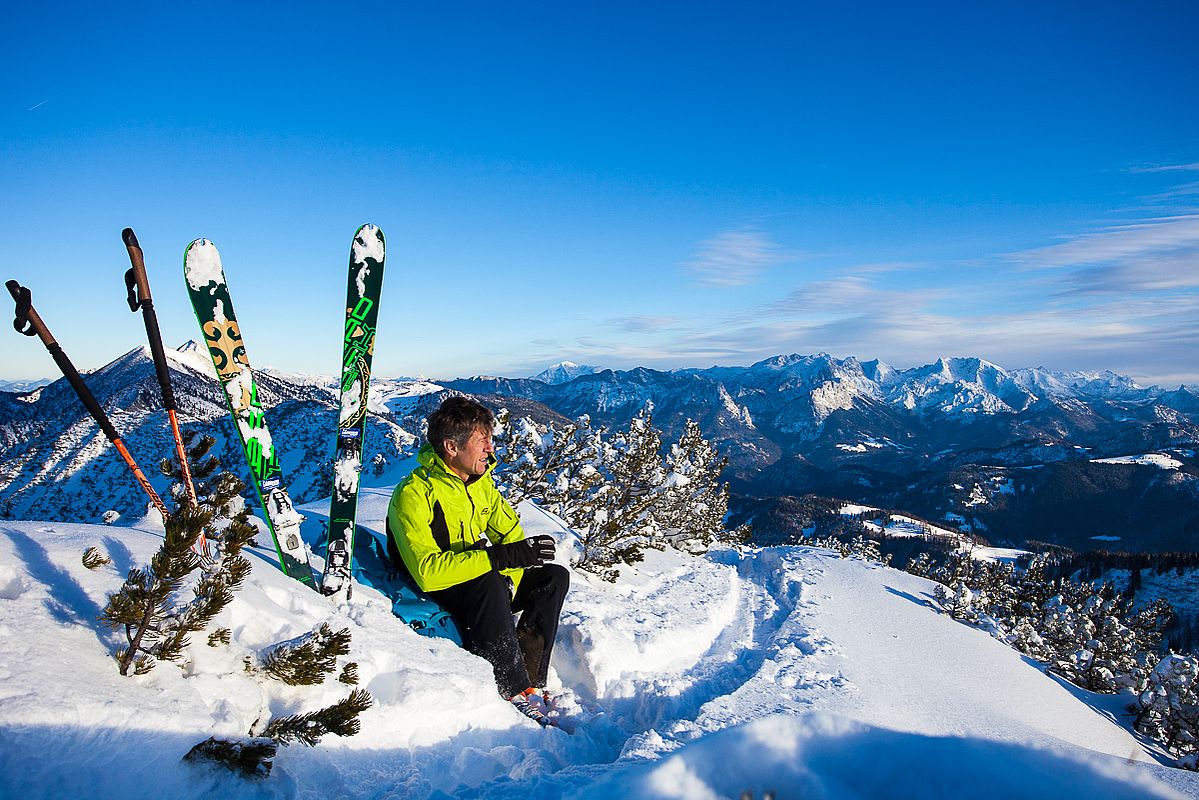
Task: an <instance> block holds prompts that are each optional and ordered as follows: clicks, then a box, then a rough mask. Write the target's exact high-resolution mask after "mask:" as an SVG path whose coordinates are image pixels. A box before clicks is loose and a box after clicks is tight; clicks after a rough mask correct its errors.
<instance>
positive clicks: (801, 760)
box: [0, 489, 1199, 800]
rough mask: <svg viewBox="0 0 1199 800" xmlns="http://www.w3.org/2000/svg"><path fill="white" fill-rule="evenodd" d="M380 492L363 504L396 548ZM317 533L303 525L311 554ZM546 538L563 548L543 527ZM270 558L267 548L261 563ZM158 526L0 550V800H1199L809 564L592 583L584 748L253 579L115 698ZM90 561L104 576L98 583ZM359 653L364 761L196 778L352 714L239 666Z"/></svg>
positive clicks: (582, 666) (411, 636)
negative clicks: (346, 637) (249, 745)
mask: <svg viewBox="0 0 1199 800" xmlns="http://www.w3.org/2000/svg"><path fill="white" fill-rule="evenodd" d="M388 495H389V492H388V491H387V490H382V489H365V490H363V496H362V502H361V504H360V511H359V519H360V521H361V522H362V524H363V525H364V526H365V527H368V528H371V529H373V530H376V531H379V530H382V527H383V515H384V511H385V508H386V502H387V497H388ZM327 508H328V505H327V503H315V504H313V505H312V506H310V507H308V508H307V509H306V510H305V513H306V515H307V516H308V517H309V519H310V520H311V523H310V527H311V528H312V529H314V530H319V525H318V524H317V520H318V519H319V518H320V517H321V515H322V514H324V513H325V510H326V509H327ZM521 512H522V514H523V517H524V521H525V527H526V529H527V530H528V531H529V532H531V533H548V534H551V535H553V536H555V537H557V538H558V539H559V541H560V542H561V544H562V546H561V547H560V548H559V552H560V557H561V558H562V559H563V560H565V559H566V557H567V554H568V552H569V550H570V546H571V543H572V534H571V532H570V531H568V530H567V529H565V528H564V527H563V526H562V525H561V524H560V523H559V522H558V521H557V520H555V519H554V518H553V517H551V516H550V515H547V514H545V513H543V512H541V511H540V510H538V509H537V508H536V507H534V506H532V505H530V504H525V505H523V506H522V508H521ZM261 539H262V541H264V542H266V541H269V537H267V536H265V535H264V536H262V537H261ZM160 540H161V523H158V525H157V526H156V525H155V524H154V520H152V519H147V520H145V521H143V522H142V523H139V524H138V525H136V526H134V527H128V528H120V527H104V526H92V525H78V524H66V523H58V522H0V797H5V798H8V797H12V798H17V797H20V798H30V799H34V798H54V797H80V798H88V797H111V796H117V795H125V794H132V795H146V794H150V793H153V794H154V795H156V796H169V797H175V798H187V797H197V798H198V797H218V796H219V797H221V798H223V799H226V800H237V799H238V798H292V797H297V798H321V800H329V799H330V798H340V797H344V798H408V797H412V798H426V797H438V798H442V797H478V798H499V797H529V796H545V797H562V798H573V797H588V798H593V797H594V798H599V797H613V796H621V797H623V798H640V797H645V798H649V797H679V798H682V797H688V798H705V797H737V796H739V795H740V794H741V792H743V791H752V792H754V793H755V797H760V796H761V795H762V793H764V792H765V791H767V790H773V791H775V792H776V793H777V797H779V798H789V797H805V798H826V797H827V798H838V800H850V799H852V798H868V797H884V798H890V797H895V798H899V797H903V798H905V799H906V798H911V797H921V798H936V797H960V796H971V797H980V798H992V797H994V798H1000V797H1002V798H1004V800H1011V798H1014V797H1022V798H1035V797H1044V798H1055V800H1056V799H1057V798H1066V797H1079V798H1083V797H1085V798H1092V799H1093V798H1107V797H1111V798H1117V797H1119V798H1127V797H1147V798H1159V797H1160V798H1167V797H1186V796H1192V797H1199V781H1196V780H1195V776H1194V775H1192V774H1191V773H1185V772H1181V771H1178V770H1172V769H1168V768H1165V767H1162V766H1160V765H1157V764H1156V763H1155V762H1154V759H1153V757H1152V755H1151V753H1149V752H1148V751H1146V750H1145V749H1144V748H1143V747H1142V745H1141V744H1140V743H1139V742H1138V740H1137V739H1136V738H1134V737H1133V736H1132V735H1131V734H1130V733H1128V731H1127V730H1126V728H1125V727H1124V722H1123V720H1122V719H1121V717H1120V712H1119V710H1118V709H1112V708H1110V707H1105V706H1103V705H1102V704H1088V703H1087V702H1084V701H1083V699H1080V695H1081V693H1079V692H1078V691H1077V690H1074V689H1072V688H1070V687H1067V686H1064V685H1062V684H1061V683H1059V682H1058V681H1056V680H1054V679H1053V678H1051V677H1049V676H1046V675H1045V674H1044V673H1042V672H1041V671H1040V670H1039V669H1038V668H1037V667H1036V665H1034V664H1032V663H1030V662H1029V661H1027V660H1026V659H1023V658H1021V657H1020V656H1019V654H1016V653H1014V652H1013V651H1011V650H1009V649H1007V648H1006V647H1004V646H1003V645H1001V644H1000V643H998V642H996V641H995V640H993V639H991V638H990V637H988V636H987V635H986V634H984V633H982V632H980V631H977V630H973V629H970V628H967V627H965V626H963V625H960V624H958V623H956V622H953V621H952V620H950V619H948V618H947V617H944V616H941V615H939V614H937V613H936V612H935V611H934V610H933V609H932V608H931V607H930V602H931V600H930V598H931V584H929V583H928V582H927V581H923V580H921V579H919V578H915V577H913V576H910V575H906V574H904V573H900V572H897V571H895V570H890V569H882V568H872V567H869V566H867V565H864V564H862V563H860V562H854V561H842V560H839V559H837V558H835V557H833V556H831V555H830V554H829V553H827V552H825V551H819V550H811V549H807V548H769V549H763V550H743V551H739V550H721V551H718V552H714V553H712V554H710V555H709V556H708V557H706V558H698V559H697V558H691V557H688V556H684V555H681V554H677V553H672V552H671V553H651V554H650V555H649V557H647V559H646V562H645V563H643V564H641V565H638V567H637V568H636V569H632V568H630V569H627V570H624V574H623V575H622V578H621V580H620V581H619V582H617V583H616V584H607V583H603V582H601V581H596V580H594V579H591V578H589V577H588V576H586V575H584V574H580V573H575V574H574V575H573V576H572V580H573V584H572V589H571V593H570V595H569V596H568V598H567V605H566V609H565V613H564V618H563V624H562V627H561V631H560V634H559V640H558V645H557V650H556V652H555V658H554V670H553V672H552V674H551V685H554V684H560V685H561V686H562V687H564V688H562V690H561V691H562V693H561V699H560V703H561V708H562V710H563V713H566V714H569V715H570V716H571V717H572V718H573V720H572V721H574V722H575V723H576V724H577V731H576V733H575V734H574V735H568V734H567V733H565V732H564V731H561V730H555V729H546V730H543V729H541V728H539V727H537V726H536V725H535V724H534V723H532V722H531V721H529V720H527V719H525V718H523V717H521V716H520V715H519V714H517V713H516V712H515V711H514V710H513V709H512V708H510V707H509V706H508V704H507V703H505V702H504V701H503V700H501V699H500V698H499V697H498V695H497V694H496V690H495V685H494V682H493V680H492V677H491V671H490V667H489V666H488V665H487V663H486V662H484V661H482V660H481V659H478V658H475V657H474V656H471V655H470V654H468V653H466V652H464V651H462V650H461V649H459V648H458V647H456V646H455V645H453V644H452V643H451V642H448V641H445V640H439V639H429V638H424V637H421V636H419V635H417V634H416V633H414V632H413V631H411V630H409V629H408V628H406V627H405V626H404V625H403V624H402V623H400V621H399V620H397V619H396V618H395V617H393V616H392V615H391V613H390V611H389V608H390V604H389V603H388V601H386V600H385V599H384V598H383V597H382V596H381V595H379V594H377V593H375V592H373V591H372V590H370V589H367V588H364V587H358V588H356V590H355V594H354V598H353V600H352V601H351V602H349V603H342V604H335V603H333V602H331V601H330V600H329V599H327V598H324V597H322V596H320V595H318V594H316V593H314V592H312V591H311V590H309V589H307V588H305V587H303V586H301V585H300V584H298V583H296V582H294V581H291V580H289V579H287V578H286V577H284V576H283V575H282V573H280V572H279V571H278V570H277V569H276V568H274V566H273V556H272V554H271V553H270V552H268V551H266V550H255V551H252V553H253V555H252V560H253V561H254V569H253V572H252V574H251V576H250V579H249V580H248V581H247V584H246V586H245V588H244V589H243V590H242V591H241V592H240V593H239V594H238V596H237V598H236V599H235V600H234V602H233V603H232V604H231V605H230V606H229V607H228V608H226V609H225V611H223V612H222V614H221V616H220V617H219V618H218V619H217V620H216V622H215V623H214V626H213V627H218V626H223V627H227V628H229V629H230V630H231V631H232V637H231V642H230V643H229V644H228V645H218V646H216V647H211V646H209V645H208V644H207V642H206V641H205V639H206V637H203V636H199V637H196V638H195V640H193V642H192V644H191V645H190V646H189V647H188V649H187V658H186V660H185V661H184V662H183V663H181V664H179V665H175V664H170V663H165V664H159V665H158V666H157V667H156V668H155V669H154V670H153V671H152V672H150V673H149V674H147V675H144V676H139V677H134V678H122V677H121V676H120V675H119V674H118V673H117V669H116V665H115V662H114V661H113V659H112V653H113V652H114V651H115V649H116V648H117V647H118V646H119V644H120V640H119V636H118V635H117V634H115V633H114V632H112V631H109V630H107V629H106V628H104V627H102V626H101V625H100V624H99V623H98V622H97V621H96V617H97V615H98V614H99V613H100V609H101V608H102V607H103V605H104V603H105V601H106V596H107V594H108V593H109V592H112V591H114V590H116V589H117V588H118V587H119V586H120V584H121V582H122V580H123V578H124V575H125V572H126V571H127V570H128V569H129V568H130V567H131V566H134V565H137V564H142V563H145V562H146V561H147V560H148V559H149V557H150V555H151V554H152V553H153V552H154V550H155V549H156V548H157V546H158V544H159V542H160ZM89 546H96V547H98V548H100V549H101V550H102V551H104V552H105V553H107V554H108V556H109V557H110V558H112V559H113V563H111V564H109V565H106V566H104V567H101V568H99V569H97V570H88V569H87V568H85V567H84V566H83V565H82V563H81V561H80V556H81V554H82V552H83V550H84V549H85V548H87V547H89ZM325 622H327V623H329V625H331V626H332V627H333V628H334V629H335V630H336V629H339V628H345V627H348V628H349V629H350V631H351V633H352V636H353V641H352V644H351V652H350V654H349V655H348V656H347V657H345V658H344V659H343V661H353V662H356V663H357V664H358V674H359V676H360V679H361V680H360V684H359V685H360V686H361V687H363V688H365V689H367V690H368V691H370V693H371V694H372V696H373V697H374V700H375V704H374V706H373V707H372V708H370V709H369V710H368V711H366V712H364V713H363V715H362V717H361V721H362V730H361V733H359V734H358V735H357V736H354V737H350V738H344V739H339V738H336V737H328V738H326V739H325V740H324V741H323V742H322V743H321V744H320V745H319V746H318V747H315V748H305V747H302V746H298V745H293V746H291V747H286V748H281V749H280V751H279V755H278V756H277V758H276V759H275V766H274V770H273V772H272V773H271V775H270V777H269V778H266V779H262V780H244V779H240V778H237V777H234V776H233V775H231V774H229V773H226V772H223V771H221V770H219V769H217V768H214V767H207V766H196V765H193V764H185V763H183V762H181V760H180V759H181V758H182V756H183V755H184V754H185V753H187V752H188V750H190V749H191V747H192V746H193V745H195V744H197V743H199V742H201V741H203V740H204V739H207V738H208V737H210V736H217V737H228V738H239V737H244V736H245V735H246V734H247V732H248V730H249V729H250V728H251V726H253V725H254V724H255V723H256V722H258V721H259V720H263V719H265V718H268V717H270V716H277V715H282V714H293V713H298V712H303V711H310V710H313V709H316V708H320V707H323V706H326V705H329V704H331V703H333V702H336V701H337V700H340V699H342V698H344V697H345V696H346V695H347V694H348V693H349V690H350V687H348V686H345V685H343V684H340V683H338V682H337V681H336V679H335V678H332V677H331V678H330V679H329V680H328V681H327V682H326V683H325V684H322V685H320V686H316V687H289V686H285V685H283V684H281V683H278V682H277V681H271V680H266V679H263V678H261V677H255V676H253V675H251V674H249V673H247V672H246V670H245V667H244V664H245V661H246V659H247V657H249V658H251V659H252V658H254V657H255V656H256V655H257V654H259V653H260V652H262V651H263V650H264V649H265V648H268V647H270V646H271V645H273V644H275V643H277V642H280V641H283V640H286V639H290V638H293V637H295V636H298V635H301V634H304V633H306V632H308V631H311V630H313V629H315V628H317V627H319V626H320V625H321V624H322V623H325Z"/></svg>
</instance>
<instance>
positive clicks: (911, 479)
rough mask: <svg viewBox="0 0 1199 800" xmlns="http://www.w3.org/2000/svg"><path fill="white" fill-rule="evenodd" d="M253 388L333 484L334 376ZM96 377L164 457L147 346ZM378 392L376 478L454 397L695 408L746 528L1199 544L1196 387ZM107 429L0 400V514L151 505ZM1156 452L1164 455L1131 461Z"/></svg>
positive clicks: (868, 383)
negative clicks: (872, 521)
mask: <svg viewBox="0 0 1199 800" xmlns="http://www.w3.org/2000/svg"><path fill="white" fill-rule="evenodd" d="M172 359H173V365H172V371H173V374H174V375H175V376H176V381H177V384H176V385H177V389H176V393H177V394H178V395H179V396H180V398H181V400H180V405H181V411H182V413H183V415H184V421H185V426H187V425H188V424H189V423H190V426H191V427H198V428H200V429H202V430H205V431H207V432H211V433H214V435H218V438H220V439H221V452H220V455H221V457H222V461H223V462H224V463H225V464H227V465H233V464H236V465H238V467H239V468H240V460H241V456H240V452H239V451H238V450H236V449H235V446H231V445H230V443H229V441H228V438H229V437H230V436H233V435H234V434H233V430H232V428H231V426H229V425H228V424H227V422H226V420H225V416H226V415H225V411H224V406H223V403H222V401H221V396H220V394H219V389H218V387H217V385H216V383H215V378H214V377H213V375H212V370H211V366H210V364H209V362H208V358H207V354H202V353H198V352H194V351H192V349H191V348H187V347H185V348H183V349H182V350H181V351H180V352H177V353H175V354H173V355H172ZM260 380H261V382H262V385H263V389H264V392H263V394H264V400H265V404H266V405H267V407H268V408H269V409H270V412H269V413H268V421H269V423H270V425H271V428H272V431H273V432H275V438H276V439H277V440H278V441H280V442H283V443H284V449H285V458H284V474H285V475H286V476H287V477H288V479H289V481H290V483H291V486H292V489H293V495H295V496H296V498H297V500H298V501H300V502H303V501H305V500H311V499H315V498H317V497H320V496H323V495H327V494H328V476H327V474H326V473H327V471H328V461H329V458H330V456H331V447H332V441H331V431H332V425H333V414H334V411H333V409H334V407H335V404H336V398H335V397H334V393H333V392H334V388H333V381H332V379H329V378H322V377H319V376H318V377H312V376H292V375H288V374H285V373H279V372H275V371H265V372H262V373H260ZM88 382H89V384H90V385H92V386H93V390H94V391H95V392H96V394H97V396H99V397H100V399H101V402H102V403H103V404H104V405H105V406H106V407H107V408H109V409H110V412H111V413H113V416H114V422H115V423H116V425H117V427H118V429H120V430H121V431H123V432H125V434H126V438H127V439H128V440H129V441H130V443H131V445H132V446H133V448H132V449H133V450H134V454H135V456H137V455H138V454H139V453H143V452H145V453H147V454H154V455H156V456H161V455H165V454H166V453H167V452H169V447H168V444H169V439H168V437H167V432H166V427H165V422H164V415H163V414H162V412H161V411H158V410H156V409H157V408H158V404H159V401H158V389H157V385H156V384H155V382H154V377H153V372H152V369H151V365H150V362H149V358H148V354H147V353H146V352H145V351H144V350H143V349H138V350H134V351H132V352H131V353H128V354H126V355H125V356H122V357H121V358H120V359H117V361H114V362H113V363H112V364H109V365H108V366H106V367H104V368H102V369H100V370H97V371H96V372H95V373H93V374H92V375H91V376H88ZM373 386H374V389H373V390H372V404H371V407H372V410H373V411H374V412H375V414H376V416H375V420H374V422H373V423H372V426H373V427H372V430H371V432H370V434H369V438H368V453H367V457H366V459H365V461H367V462H369V461H370V460H371V458H372V457H373V456H374V455H378V456H379V457H380V459H382V461H383V462H385V463H384V466H383V470H384V474H383V475H381V476H379V480H380V483H379V484H376V485H382V484H381V482H382V481H384V480H386V479H387V478H389V477H390V476H389V474H388V472H389V470H390V469H392V468H393V467H394V466H395V465H396V464H397V463H398V462H399V461H401V460H403V459H404V458H405V457H406V456H407V455H409V454H410V453H411V451H412V449H413V447H414V446H415V443H416V441H417V437H418V436H419V433H420V430H421V427H420V426H421V420H422V419H423V417H424V415H425V414H427V413H428V411H429V410H431V409H432V408H433V407H435V405H436V404H437V403H438V402H439V401H440V397H441V395H442V393H443V392H444V391H447V390H450V391H458V392H463V393H467V394H472V395H476V396H480V397H482V398H484V399H485V400H487V401H489V402H490V403H492V404H493V405H506V406H508V407H509V409H510V410H511V411H512V412H513V413H514V414H517V415H522V416H523V415H530V416H533V417H534V418H537V419H539V420H542V421H555V420H556V421H562V420H563V419H565V418H574V417H577V416H580V415H582V414H588V415H590V416H591V418H592V419H593V420H594V421H596V422H597V423H600V424H605V425H609V426H616V427H618V426H621V425H623V424H625V423H627V421H628V420H629V419H630V418H631V417H632V416H633V415H634V414H636V413H637V412H638V411H639V410H640V409H641V408H643V407H644V406H645V404H646V403H647V402H652V403H653V408H654V419H655V421H656V423H657V424H658V425H659V426H660V427H662V428H663V429H664V430H665V431H666V432H667V434H668V435H670V436H677V434H678V433H679V432H680V431H681V430H682V427H683V423H684V422H685V421H686V420H687V419H694V420H696V421H697V422H699V423H700V425H701V427H702V429H703V430H704V431H705V433H706V435H707V436H708V437H709V438H710V439H712V440H714V441H716V442H717V443H718V444H719V446H720V448H721V450H722V451H723V452H724V453H726V454H727V455H728V457H729V461H730V467H729V470H728V471H727V472H726V476H727V477H728V478H729V479H730V480H731V482H732V485H733V489H734V491H735V493H736V494H737V495H738V498H737V501H736V506H737V509H738V513H739V514H740V515H741V516H742V517H744V518H747V519H752V518H754V517H755V516H758V517H759V520H764V519H771V520H777V518H778V517H779V515H777V514H756V513H755V510H760V509H762V508H765V507H766V506H768V505H770V504H772V503H777V502H778V499H779V498H785V497H789V496H798V495H803V494H810V493H811V494H822V495H827V496H834V497H839V498H844V499H846V500H853V501H861V502H867V503H870V504H872V505H876V506H882V507H888V508H896V509H903V510H909V511H912V512H915V513H918V514H921V515H922V516H924V517H926V518H930V519H938V520H945V521H947V522H948V523H951V524H956V525H957V526H959V527H962V528H965V529H969V530H972V531H974V532H975V533H977V534H981V535H983V536H986V537H988V538H989V539H991V540H993V541H994V542H995V543H996V544H1022V543H1024V542H1026V541H1027V540H1029V539H1033V540H1040V541H1046V542H1051V543H1058V544H1064V545H1068V546H1071V547H1073V548H1075V549H1094V548H1097V547H1107V548H1109V549H1121V548H1127V549H1146V550H1199V468H1197V465H1199V462H1197V460H1196V456H1195V450H1196V447H1197V445H1196V442H1199V393H1197V392H1196V391H1195V390H1193V389H1191V388H1187V387H1179V388H1178V389H1175V390H1165V389H1161V388H1157V387H1149V388H1145V387H1141V386H1138V385H1137V384H1136V383H1135V382H1133V381H1132V380H1131V379H1129V378H1127V377H1124V376H1121V375H1117V374H1114V373H1111V372H1056V371H1051V370H1045V369H1018V370H1005V369H1004V368H1002V367H999V366H997V365H995V364H992V363H990V362H988V361H985V360H983V359H979V358H952V359H950V358H943V359H939V360H937V361H936V362H935V363H933V364H929V365H927V366H922V367H917V368H914V369H896V368H894V367H891V366H889V365H887V364H884V363H882V362H879V361H865V362H861V361H858V360H857V359H854V358H846V359H837V358H833V357H832V356H829V355H826V354H817V355H806V356H802V355H786V356H776V357H774V358H770V359H766V360H764V361H760V362H758V363H756V364H753V365H751V366H748V367H713V368H710V369H682V370H673V371H669V372H664V371H659V370H652V369H644V368H638V369H632V370H621V371H614V370H600V369H597V368H594V367H585V366H579V365H576V364H572V363H570V362H564V363H562V364H558V365H555V366H554V367H551V368H550V369H547V370H545V371H544V372H542V373H539V374H538V375H537V376H536V377H534V378H502V377H477V378H469V379H459V380H452V381H439V382H436V383H433V382H427V381H426V382H421V381H411V380H390V381H389V380H378V379H376V381H375V382H374V384H373ZM99 436H100V435H99V433H98V432H96V430H95V427H94V425H93V424H92V423H91V421H90V419H88V418H86V415H85V413H84V412H83V410H82V408H80V407H79V404H78V402H77V401H75V399H74V397H73V396H72V395H71V394H70V390H69V388H67V387H66V386H65V385H64V383H63V382H61V381H59V382H56V383H54V384H51V385H50V386H48V387H44V388H42V389H38V390H34V391H33V392H29V393H24V394H12V393H3V392H0V459H2V461H0V464H2V465H3V466H2V468H0V516H5V517H22V518H36V517H37V516H38V515H40V514H44V515H47V516H49V515H57V516H56V517H55V518H60V519H77V520H81V521H84V520H86V521H91V520H94V519H95V518H96V517H97V516H98V515H99V513H102V512H103V511H104V510H106V509H108V508H117V510H122V511H125V510H128V509H129V508H130V507H131V506H135V505H138V504H140V502H141V500H140V497H138V496H137V494H136V487H132V492H130V491H126V490H125V488H124V487H125V484H127V483H129V482H128V481H127V480H126V479H125V478H124V477H123V476H122V475H120V474H119V470H120V469H123V466H122V465H121V464H120V463H119V461H117V459H116V458H115V456H111V454H106V452H105V450H106V447H107V446H106V445H104V444H103V441H102V439H99V438H98V437H99ZM372 451H373V452H372ZM1149 453H1159V454H1162V456H1161V457H1160V458H1159V459H1157V460H1153V459H1148V460H1145V459H1141V460H1137V459H1135V458H1125V457H1135V456H1140V455H1144V454H1149ZM102 455H103V456H105V457H103V458H98V456H102ZM1111 459H1116V461H1114V462H1112V461H1111ZM144 460H146V461H149V460H150V456H149V455H147V456H146V457H145V458H144ZM1101 460H1106V461H1101ZM150 466H152V464H151V465H150ZM397 477H398V476H397ZM114 493H115V494H114ZM64 506H65V507H64ZM67 507H69V508H67ZM71 509H73V510H71ZM760 524H762V523H761V522H760ZM770 524H776V523H774V522H772V523H770ZM1095 537H1102V538H1095Z"/></svg>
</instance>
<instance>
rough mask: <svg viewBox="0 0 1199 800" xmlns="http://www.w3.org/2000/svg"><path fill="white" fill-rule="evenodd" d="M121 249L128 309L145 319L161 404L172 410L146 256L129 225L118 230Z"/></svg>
mask: <svg viewBox="0 0 1199 800" xmlns="http://www.w3.org/2000/svg"><path fill="white" fill-rule="evenodd" d="M121 238H122V239H123V240H124V241H125V249H126V250H128V251H129V263H130V264H132V265H133V266H131V267H130V268H129V269H128V270H127V271H126V272H125V288H126V289H127V290H128V291H129V297H128V300H129V310H130V311H133V312H134V313H136V312H137V310H138V309H139V308H140V309H141V310H142V317H143V319H144V321H145V323H146V338H147V339H148V340H149V342H150V354H151V355H152V356H153V358H154V373H155V375H156V376H157V377H158V386H159V387H160V388H161V389H162V406H163V408H165V409H166V410H167V411H168V412H171V411H175V410H176V405H175V393H174V391H173V390H172V389H171V376H170V374H169V372H168V371H167V357H166V353H165V352H163V348H162V333H161V332H160V331H159V329H158V314H157V313H155V311H154V300H153V298H151V297H150V278H149V276H147V275H146V259H145V256H144V255H143V254H142V246H141V245H140V244H139V243H138V241H137V234H135V233H134V232H133V228H126V229H125V230H123V231H121Z"/></svg>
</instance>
